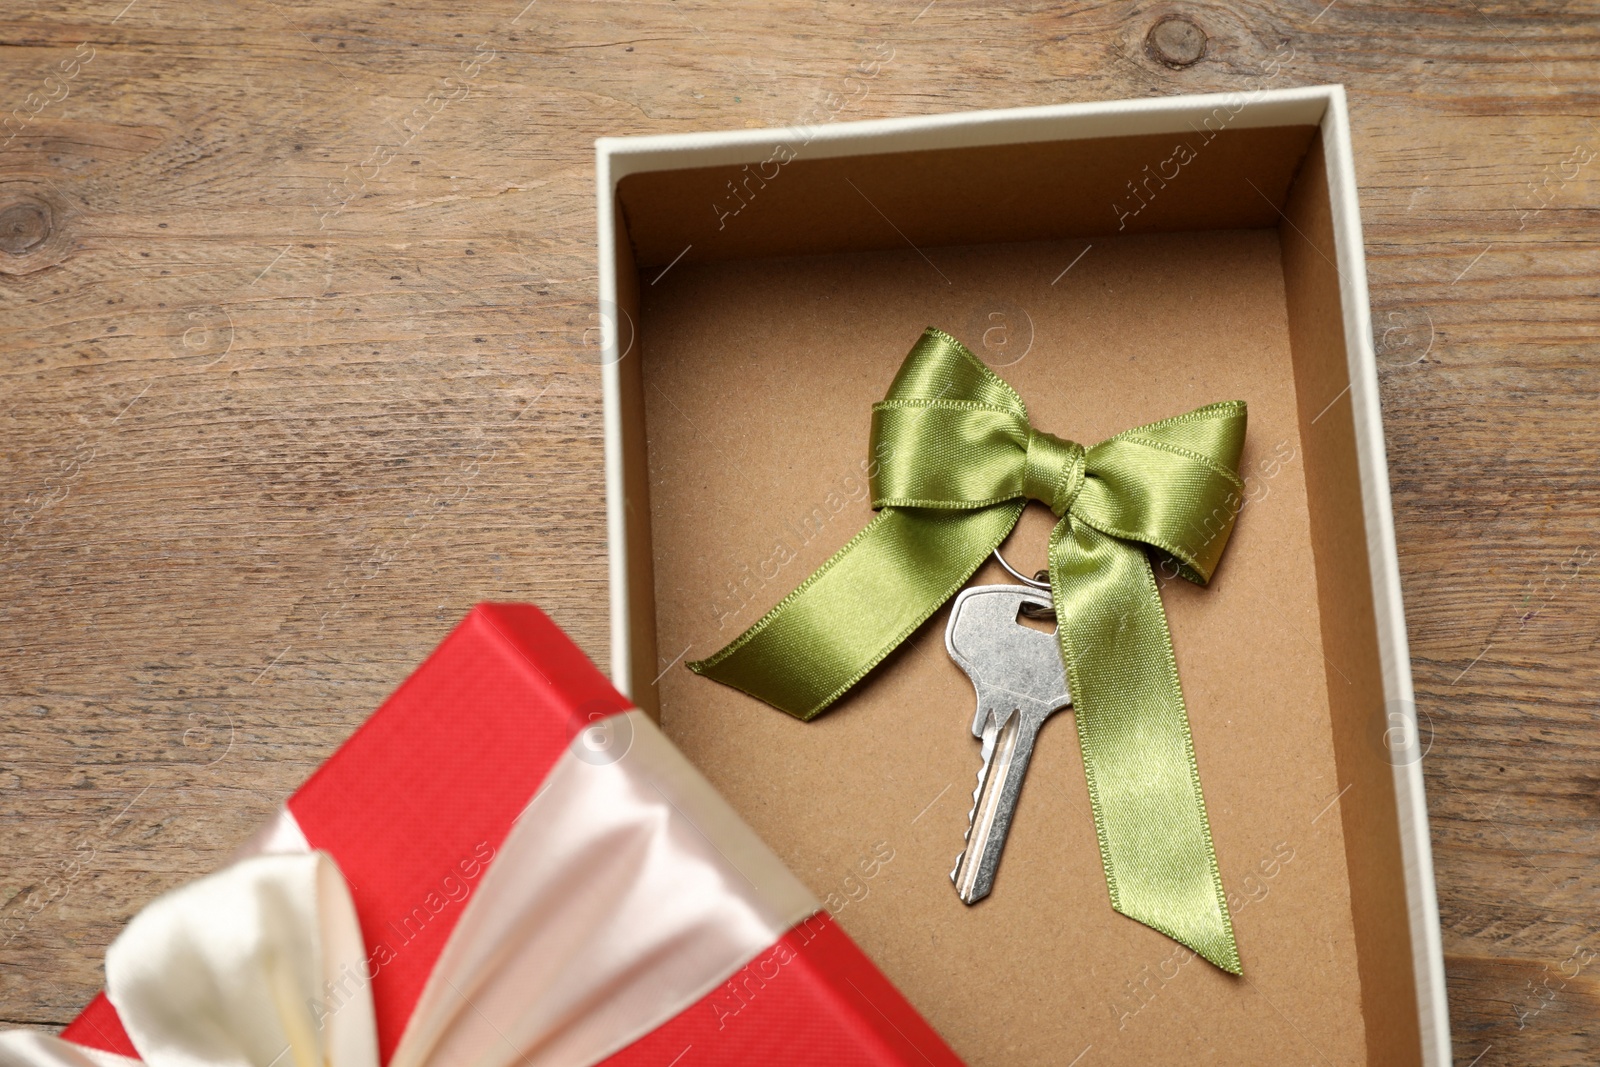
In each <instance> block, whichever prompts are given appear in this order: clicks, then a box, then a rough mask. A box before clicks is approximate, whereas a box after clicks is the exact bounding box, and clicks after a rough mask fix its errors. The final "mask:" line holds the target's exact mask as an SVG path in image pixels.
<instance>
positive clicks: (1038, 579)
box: [994, 546, 1050, 593]
mask: <svg viewBox="0 0 1600 1067" xmlns="http://www.w3.org/2000/svg"><path fill="white" fill-rule="evenodd" d="M994 558H995V561H996V562H997V563H999V564H1000V566H1002V567H1004V568H1005V569H1006V573H1007V574H1009V575H1011V577H1013V578H1015V579H1016V580H1017V581H1019V582H1021V583H1022V584H1023V585H1031V586H1033V587H1034V588H1035V589H1043V590H1044V591H1045V592H1047V593H1048V592H1049V591H1050V583H1049V582H1047V581H1045V580H1044V576H1045V575H1047V574H1049V573H1050V572H1049V571H1040V572H1039V573H1038V574H1036V575H1034V576H1033V577H1032V578H1025V577H1023V576H1022V575H1021V574H1018V573H1017V569H1016V568H1015V567H1013V566H1012V565H1011V564H1009V563H1007V562H1006V558H1005V557H1004V556H1002V555H1001V554H1000V549H999V547H998V546H996V547H995V550H994Z"/></svg>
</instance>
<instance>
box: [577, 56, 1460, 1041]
mask: <svg viewBox="0 0 1600 1067" xmlns="http://www.w3.org/2000/svg"><path fill="white" fill-rule="evenodd" d="M597 150H598V187H599V235H600V298H601V309H600V311H601V316H602V327H603V329H602V330H601V331H600V335H601V336H600V339H601V342H602V350H601V363H602V369H603V375H604V388H605V405H606V458H607V465H608V467H607V493H608V517H609V524H610V534H611V557H610V566H611V570H610V577H611V596H612V610H613V620H612V640H613V645H612V674H613V678H614V680H615V681H616V682H617V684H618V685H619V686H621V687H622V688H623V689H624V690H625V691H626V692H628V693H629V694H630V696H631V697H632V699H634V700H635V701H636V702H637V703H638V704H639V705H640V706H641V707H643V708H645V709H646V710H648V711H649V712H650V713H652V714H654V715H657V716H658V717H659V721H660V723H661V726H662V729H663V731H664V732H665V733H666V735H667V736H668V737H670V738H671V739H672V740H673V741H674V742H675V743H676V744H677V745H678V746H679V748H681V750H682V751H683V752H684V753H685V754H686V755H687V756H688V757H689V758H690V759H691V760H692V761H693V762H694V763H695V764H696V765H697V766H698V767H699V768H700V770H701V771H702V772H703V773H704V774H706V775H707V776H708V777H709V778H710V779H711V781H712V782H713V783H714V784H715V785H716V786H717V788H718V789H719V791H720V792H721V793H722V794H723V795H724V796H725V797H726V798H727V799H728V800H729V802H730V803H731V804H732V805H733V807H734V808H735V809H736V810H738V811H739V812H740V814H741V815H742V816H743V817H744V818H745V819H746V820H747V821H748V822H749V823H750V824H751V825H752V826H753V827H754V828H755V829H756V831H757V832H758V833H759V834H760V835H761V836H762V837H763V839H764V840H766V841H767V842H768V843H769V844H770V845H771V846H772V847H773V848H774V849H775V850H776V851H777V852H778V853H779V855H780V856H782V858H783V859H784V860H785V861H786V863H787V864H788V866H789V867H790V868H791V869H792V870H794V871H795V872H796V873H797V874H799V875H800V877H801V878H802V879H803V880H805V881H806V882H807V883H808V884H809V885H810V887H811V889H812V890H813V891H814V892H816V893H817V894H818V895H819V896H821V897H823V898H824V900H825V902H826V903H827V904H828V905H829V908H830V910H831V911H832V912H833V913H834V914H835V915H836V916H837V918H838V919H839V921H840V922H841V924H842V925H843V926H844V927H845V928H846V929H847V930H848V931H849V932H850V934H851V936H852V937H853V938H854V939H855V940H856V941H857V942H858V943H859V944H861V945H862V946H863V948H865V949H866V951H867V952H868V954H869V955H871V956H872V957H873V959H874V960H875V961H876V962H877V963H878V964H879V965H880V966H881V967H882V968H883V970H884V971H885V973H886V974H888V976H889V977H890V978H891V979H892V980H893V981H894V982H895V983H896V984H897V985H898V986H899V987H900V988H901V989H902V990H903V991H904V992H905V994H906V995H907V997H908V998H909V999H910V1001H911V1002H912V1003H913V1004H914V1005H915V1006H916V1007H917V1008H918V1009H919V1010H920V1011H921V1012H922V1013H923V1014H924V1015H925V1016H926V1017H927V1019H928V1020H929V1021H930V1022H931V1023H932V1024H933V1025H934V1026H935V1027H936V1028H937V1029H938V1030H939V1031H940V1032H941V1034H942V1035H943V1036H944V1037H945V1038H946V1039H947V1040H948V1041H949V1042H950V1043H951V1045H952V1046H953V1047H954V1048H955V1049H956V1051H957V1052H958V1053H959V1054H960V1055H961V1056H962V1057H964V1058H965V1059H966V1060H967V1061H968V1062H970V1063H973V1064H1023V1063H1038V1064H1063V1063H1068V1062H1073V1063H1076V1062H1080V1061H1079V1060H1077V1059H1074V1057H1082V1061H1081V1062H1083V1063H1091V1062H1100V1063H1143V1062H1149V1061H1151V1060H1153V1059H1155V1058H1156V1057H1168V1056H1172V1055H1175V1054H1176V1055H1190V1056H1196V1057H1199V1058H1202V1059H1205V1060H1208V1061H1209V1060H1211V1059H1219V1060H1225V1061H1226V1062H1229V1063H1236V1064H1278V1063H1284V1062H1305V1063H1314V1062H1326V1063H1339V1064H1344V1063H1373V1064H1378V1063H1382V1064H1418V1063H1420V1064H1427V1065H1430V1067H1433V1065H1443V1064H1447V1063H1448V1062H1449V1059H1450V1056H1449V1035H1448V1018H1447V1014H1446V1010H1445V1002H1444V979H1443V967H1442V958H1441V953H1440V945H1439V929H1438V917H1437V910H1436V905H1435V899H1434V887H1433V873H1432V865H1431V860H1430V855H1429V845H1428V832H1427V823H1426V808H1425V804H1424V798H1423V787H1422V776H1421V773H1420V767H1419V761H1420V758H1421V755H1422V752H1423V751H1424V750H1425V744H1426V738H1419V737H1418V736H1417V734H1416V723H1415V713H1414V705H1413V704H1412V703H1411V700H1412V691H1411V678H1410V672H1409V659H1408V654H1407V649H1406V637H1405V628H1404V618H1403V614H1402V610H1401V605H1400V592H1399V579H1398V570H1397V564H1396V559H1395V548H1394V535H1393V523H1392V517H1391V513H1390V504H1389V490H1388V482H1387V472H1386V467H1385V460H1384V450H1383V437H1382V428H1381V423H1380V413H1379V407H1378V391H1377V378H1376V366H1375V360H1374V355H1373V349H1372V339H1371V333H1370V323H1369V309H1368V300H1367V291H1366V282H1365V267H1364V261H1363V254H1362V244H1361V232H1360V221H1359V213H1358V208H1357V203H1356V191H1355V182H1354V172H1353V168H1352V164H1351V149H1350V138H1349V131H1348V122H1347V117H1346V112H1345V97H1344V93H1343V90H1342V89H1341V88H1339V87H1337V86H1332V87H1314V88H1305V89H1291V90H1279V91H1262V92H1255V93H1250V94H1241V95H1233V96H1204V97H1176V98H1168V99H1146V100H1139V101H1131V102H1118V103H1106V104H1075V105H1063V106H1058V107H1045V108H1029V109H1022V110H1015V111H997V112H981V113H973V114H965V115H941V116H931V117H925V118H911V119H892V120H882V121H872V122H858V123H841V124H836V125H830V126H825V127H819V128H801V129H782V130H747V131H737V132H730V133H722V134H694V135H671V136H655V137H634V138H607V139H602V140H601V141H599V142H598V145H597ZM929 325H935V326H939V327H941V328H942V329H944V330H946V331H949V332H950V333H952V334H953V335H954V336H955V337H956V338H958V339H959V340H961V341H963V342H965V344H966V345H967V346H968V347H969V348H970V349H971V350H972V351H973V352H974V353H975V354H977V355H978V356H979V357H980V358H982V359H983V360H984V361H985V362H986V363H988V364H989V366H990V367H991V368H992V369H994V370H995V371H996V373H998V374H999V375H1000V376H1001V377H1003V378H1004V379H1005V380H1006V381H1008V382H1010V383H1011V384H1012V385H1013V386H1014V387H1015V388H1016V390H1017V391H1018V392H1019V393H1020V394H1021V396H1022V398H1023V400H1024V401H1025V402H1026V404H1027V405H1028V412H1029V416H1030V418H1031V419H1032V420H1033V423H1034V424H1035V425H1037V426H1039V427H1042V428H1045V429H1048V430H1050V431H1052V432H1054V433H1056V434H1060V435H1062V436H1063V437H1069V438H1071V439H1072V440H1075V441H1081V442H1085V443H1089V442H1094V441H1098V440H1101V439H1103V438H1106V437H1108V436H1110V435H1112V434H1114V433H1117V432H1118V431H1121V430H1123V429H1125V428H1127V427H1130V426H1135V425H1139V424H1141V423H1148V422H1152V421H1154V420H1157V419H1161V418H1165V417H1168V416H1172V415H1177V414H1180V413H1182V412H1185V411H1188V410H1190V409H1192V408H1196V407H1198V406H1200V405H1203V404H1207V403H1210V402H1213V401H1218V400H1229V399H1242V400H1245V401H1246V402H1247V403H1248V405H1249V409H1250V425H1249V435H1248V438H1247V441H1246V445H1245V450H1244V454H1243V458H1242V460H1241V463H1240V468H1239V470H1240V473H1241V474H1242V475H1243V476H1244V480H1245V492H1244V498H1245V501H1246V503H1245V505H1244V507H1243V509H1242V511H1241V512H1240V515H1239V519H1238V523H1237V526H1236V528H1235V531H1234V534H1233V540H1232V542H1231V544H1230V546H1229V549H1228V553H1227V556H1226V558H1225V559H1224V560H1223V562H1222V564H1221V567H1220V569H1219V571H1218V572H1217V574H1216V576H1215V577H1214V579H1213V580H1212V583H1211V585H1210V587H1209V588H1204V589H1202V588H1199V587H1196V586H1191V585H1188V584H1187V583H1184V582H1170V581H1168V582H1163V583H1162V589H1161V596H1162V599H1163V601H1164V602H1165V605H1166V610H1167V614H1168V618H1169V620H1170V628H1171V633H1172V640H1173V644H1174V646H1175V649H1176V656H1177V663H1178V667H1179V669H1180V672H1181V676H1182V682H1183V689H1184V693H1185V695H1186V697H1187V701H1188V709H1189V716H1190V721H1191V724H1192V730H1193V736H1194V747H1195V750H1196V752H1197V755H1198V760H1199V766H1200V771H1201V776H1202V778H1203V780H1204V784H1205V794H1206V801H1207V805H1208V808H1209V811H1210V817H1211V827H1212V832H1213V835H1214V838H1215V842H1216V852H1217V856H1218V859H1219V863H1220V867H1221V875H1222V882H1223V885H1224V887H1225V889H1226V891H1227V894H1228V900H1229V905H1230V908H1231V910H1232V912H1233V921H1234V926H1235V929H1236V931H1237V935H1238V945H1239V951H1240V954H1241V957H1242V960H1243V969H1244V973H1243V976H1242V978H1240V977H1234V976H1231V975H1228V974H1225V973H1223V972H1222V971H1221V970H1219V969H1217V968H1213V967H1211V966H1210V965H1209V964H1207V963H1206V962H1205V961H1204V960H1202V959H1199V958H1197V957H1195V956H1194V954H1193V953H1191V952H1189V951H1188V950H1186V949H1184V948H1182V946H1179V945H1175V944H1174V943H1173V942H1171V941H1169V940H1167V939H1166V938H1165V937H1163V936H1162V935H1160V934H1158V933H1156V932H1155V931H1153V930H1151V929H1149V928H1147V927H1145V926H1142V925H1140V924H1138V923H1135V922H1132V921H1130V920H1128V919H1126V918H1124V917H1122V916H1120V915H1118V914H1116V913H1115V912H1113V911H1112V910H1111V908H1110V906H1109V905H1108V901H1107V891H1106V882H1105V877H1104V874H1103V873H1102V870H1101V866H1100V863H1099V862H1098V861H1099V854H1098V852H1097V848H1096V840H1095V828H1094V824H1093V821H1092V819H1091V815H1090V810H1089V803H1088V796H1087V791H1086V783H1085V780H1084V771H1083V764H1082V761H1081V759H1080V755H1079V752H1078V738H1077V737H1076V736H1075V734H1074V732H1073V729H1072V727H1071V725H1069V723H1068V722H1067V719H1068V717H1069V716H1068V714H1067V713H1063V714H1061V715H1059V716H1056V717H1055V718H1054V719H1052V720H1051V721H1050V722H1049V723H1047V724H1046V725H1045V727H1044V729H1043V731H1042V733H1041V735H1040V737H1039V741H1038V747H1037V750H1036V751H1035V754H1034V758H1033V763H1032V767H1031V769H1030V771H1029V774H1028V779H1027V785H1026V788H1025V790H1024V793H1023V797H1022V800H1021V802H1020V805H1019V808H1018V811H1017V816H1016V821H1015V823H1014V824H1013V825H1012V828H1011V832H1010V838H1009V841H1008V843H1007V845H1006V851H1005V858H1004V862H1003V864H1002V866H1001V869H1000V871H999V876H998V878H997V881H996V884H995V888H994V891H993V894H992V895H991V896H990V898H989V899H987V900H984V901H982V902H980V903H979V904H978V905H976V906H973V907H968V906H966V905H964V904H963V903H961V901H960V900H959V899H958V898H957V895H956V893H955V892H954V891H953V889H952V887H951V885H950V880H949V877H948V872H949V870H950V867H951V864H952V861H953V860H954V858H955V856H956V854H957V852H958V851H960V849H961V844H962V831H963V830H964V828H965V819H966V810H967V806H968V803H967V798H968V796H969V794H970V792H971V790H972V786H973V781H974V774H975V771H976V768H977V766H978V760H979V756H978V747H977V744H976V742H975V741H974V740H973V738H972V736H971V735H970V733H969V730H968V724H969V723H970V718H971V714H972V706H973V691H972V687H971V685H970V684H969V683H968V681H967V679H966V678H965V676H964V675H963V674H962V673H961V672H960V671H959V670H958V668H957V667H956V665H955V664H954V663H953V662H952V661H951V660H950V658H949V657H948V656H947V655H946V654H945V650H944V648H943V643H942V640H941V637H942V632H943V628H944V621H945V619H946V617H947V613H948V608H946V609H945V610H944V611H941V612H940V613H938V614H936V615H935V616H934V618H933V619H932V621H930V622H929V623H928V624H927V625H925V626H923V627H922V628H921V629H920V630H919V631H917V632H916V633H915V634H914V635H913V636H912V638H911V639H910V640H909V641H908V642H907V643H906V645H904V646H903V647H902V648H901V649H900V650H899V651H897V652H896V653H895V654H894V655H892V656H891V657H890V658H889V659H888V660H886V661H885V662H884V663H882V664H881V665H880V666H878V667H877V668H876V669H875V670H873V671H872V672H871V673H870V674H869V675H868V676H867V677H866V678H865V679H864V680H863V681H862V682H860V683H858V684H857V685H856V686H855V687H854V688H852V689H851V690H850V691H849V693H848V694H846V696H845V697H844V698H843V699H842V700H841V701H840V702H839V703H838V704H837V705H835V706H834V708H833V709H832V710H830V711H829V712H828V713H826V714H825V715H823V716H822V717H820V718H818V719H816V720H815V721H812V722H809V723H807V722H800V721H797V720H795V719H791V718H789V717H788V716H785V715H783V714H781V713H779V712H777V711H775V710H773V709H771V708H769V707H767V706H765V705H763V704H761V703H760V702H758V701H756V700H754V699H752V698H751V697H748V696H746V695H745V694H743V693H741V692H738V691H736V690H734V689H731V688H727V687H724V686H720V685H717V684H714V683H712V682H711V681H709V680H707V679H705V678H702V677H698V676H696V675H694V674H692V673H690V672H689V671H688V670H686V669H684V667H683V664H684V663H685V662H686V661H689V660H694V659H698V658H702V657H706V656H709V655H711V654H712V653H713V652H715V651H716V650H717V649H719V648H720V647H722V646H723V645H725V644H727V643H728V642H729V641H730V640H731V639H732V638H734V637H735V636H737V635H738V634H739V633H740V632H741V631H743V630H744V629H745V628H746V627H748V626H749V625H751V624H752V623H753V622H755V621H756V620H757V619H759V618H761V617H762V615H763V614H764V613H765V612H766V611H767V610H768V609H769V608H771V607H772V606H773V605H774V604H776V603H778V602H779V601H780V600H781V599H782V598H783V597H784V596H785V595H786V594H788V593H789V592H790V591H791V590H792V589H794V588H795V587H796V586H797V585H799V584H800V582H801V581H802V580H803V579H804V578H805V577H806V576H807V575H809V574H810V573H812V572H813V571H814V570H815V569H816V568H817V567H818V566H819V565H821V564H822V563H823V562H824V561H826V560H827V559H828V558H829V557H830V556H832V555H833V554H834V553H835V552H836V551H837V550H838V549H839V548H840V547H841V546H843V545H844V544H845V543H846V542H847V541H848V540H849V539H850V538H851V537H852V536H854V535H855V534H856V532H857V531H859V530H860V529H861V528H862V527H863V526H864V525H865V524H866V523H867V522H868V521H869V519H870V518H871V516H872V512H871V508H870V505H869V499H868V498H869V493H868V487H867V480H868V479H867V476H868V473H869V456H868V452H869V449H868V432H869V420H868V413H869V409H870V407H871V405H872V404H873V403H874V402H875V401H877V400H880V399H881V398H882V397H883V395H884V392H885V389H886V388H887V387H888V385H889V382H890V380H891V378H893V376H894V374H895V371H896V368H897V367H898V366H899V364H900V361H901V360H902V358H903V357H904V356H905V354H906V351H907V349H908V348H909V347H910V346H911V344H912V343H913V342H914V341H916V339H917V338H918V336H919V335H920V334H921V333H922V331H923V329H924V328H925V327H926V326H929ZM1054 521H1055V518H1054V516H1052V515H1050V514H1049V513H1048V512H1047V511H1046V510H1045V509H1044V508H1043V507H1040V506H1038V505H1030V506H1029V507H1028V509H1027V511H1026V512H1025V513H1024V514H1023V517H1022V520H1021V522H1020V523H1019V525H1018V527H1017V529H1016V531H1015V532H1014V533H1013V534H1012V536H1011V537H1010V539H1009V540H1008V541H1007V542H1006V544H1005V546H1004V549H1003V550H1004V552H1005V554H1006V556H1007V557H1008V558H1009V559H1010V561H1011V562H1012V564H1013V565H1014V566H1016V568H1017V569H1018V570H1020V571H1023V572H1024V573H1032V572H1033V571H1034V570H1036V569H1038V568H1040V567H1042V566H1043V564H1044V558H1045V542H1046V538H1047V535H1048V533H1049V530H1050V527H1051V525H1052V524H1053V523H1054ZM1008 580H1009V579H1008V578H1007V576H1006V575H1005V574H1004V573H1003V572H1002V570H1001V569H1000V568H999V567H998V566H997V565H996V564H994V563H989V564H986V565H985V566H984V567H983V568H982V569H981V570H980V571H979V572H978V574H977V575H976V577H975V578H974V582H977V583H983V582H1005V581H1008ZM885 855H889V856H892V857H893V858H892V861H891V862H887V863H884V862H878V861H876V859H875V857H880V856H885ZM869 871H870V872H871V873H870V875H869V874H868V872H869Z"/></svg>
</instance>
